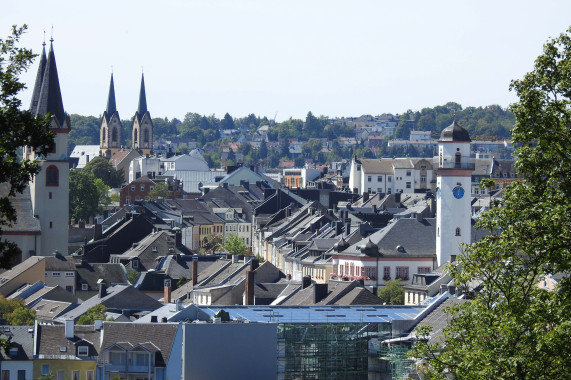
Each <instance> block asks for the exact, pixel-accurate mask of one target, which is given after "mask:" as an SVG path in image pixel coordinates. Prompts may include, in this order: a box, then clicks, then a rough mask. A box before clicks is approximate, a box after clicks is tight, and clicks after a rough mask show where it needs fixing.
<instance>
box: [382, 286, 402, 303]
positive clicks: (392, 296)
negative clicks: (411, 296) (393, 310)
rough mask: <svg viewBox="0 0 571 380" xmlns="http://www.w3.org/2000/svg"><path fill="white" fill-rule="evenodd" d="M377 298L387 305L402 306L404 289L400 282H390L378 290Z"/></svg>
mask: <svg viewBox="0 0 571 380" xmlns="http://www.w3.org/2000/svg"><path fill="white" fill-rule="evenodd" d="M378 292H379V298H380V299H382V300H383V302H385V303H386V304H387V305H404V288H403V287H402V285H401V283H400V280H391V281H387V282H386V283H385V286H383V287H382V288H381V289H379V290H378Z"/></svg>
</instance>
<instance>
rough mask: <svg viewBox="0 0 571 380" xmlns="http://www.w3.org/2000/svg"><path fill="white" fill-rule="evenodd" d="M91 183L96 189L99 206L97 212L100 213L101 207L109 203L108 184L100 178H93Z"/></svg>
mask: <svg viewBox="0 0 571 380" xmlns="http://www.w3.org/2000/svg"><path fill="white" fill-rule="evenodd" d="M93 184H94V185H95V188H96V189H97V195H98V197H99V207H98V209H97V210H98V212H99V213H102V212H103V207H106V206H107V205H109V203H111V198H110V197H109V186H107V185H106V184H104V183H103V180H102V179H101V178H95V179H94V180H93Z"/></svg>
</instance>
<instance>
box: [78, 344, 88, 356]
mask: <svg viewBox="0 0 571 380" xmlns="http://www.w3.org/2000/svg"><path fill="white" fill-rule="evenodd" d="M88 355H89V347H88V346H79V347H77V356H88Z"/></svg>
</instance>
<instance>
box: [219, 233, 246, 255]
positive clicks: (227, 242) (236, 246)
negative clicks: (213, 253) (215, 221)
mask: <svg viewBox="0 0 571 380" xmlns="http://www.w3.org/2000/svg"><path fill="white" fill-rule="evenodd" d="M222 247H223V248H224V249H225V250H226V251H227V252H228V253H229V254H231V255H243V254H245V253H246V244H245V243H244V240H242V238H240V237H239V236H238V235H237V234H232V235H230V236H228V237H227V238H225V239H224V240H223V242H222Z"/></svg>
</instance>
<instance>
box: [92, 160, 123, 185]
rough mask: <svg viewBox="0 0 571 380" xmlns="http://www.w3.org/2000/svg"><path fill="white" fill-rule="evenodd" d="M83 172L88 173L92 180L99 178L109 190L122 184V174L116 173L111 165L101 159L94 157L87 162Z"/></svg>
mask: <svg viewBox="0 0 571 380" xmlns="http://www.w3.org/2000/svg"><path fill="white" fill-rule="evenodd" d="M83 171H84V172H86V173H90V174H91V175H92V176H93V177H94V178H101V179H102V180H103V183H105V184H106V185H107V186H109V187H110V188H116V187H119V186H121V182H123V173H122V172H121V171H117V170H116V169H115V168H114V167H113V165H111V164H110V163H109V161H107V160H106V159H105V158H103V157H95V158H93V159H92V160H91V161H89V162H88V163H87V164H86V165H85V166H84V167H83Z"/></svg>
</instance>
